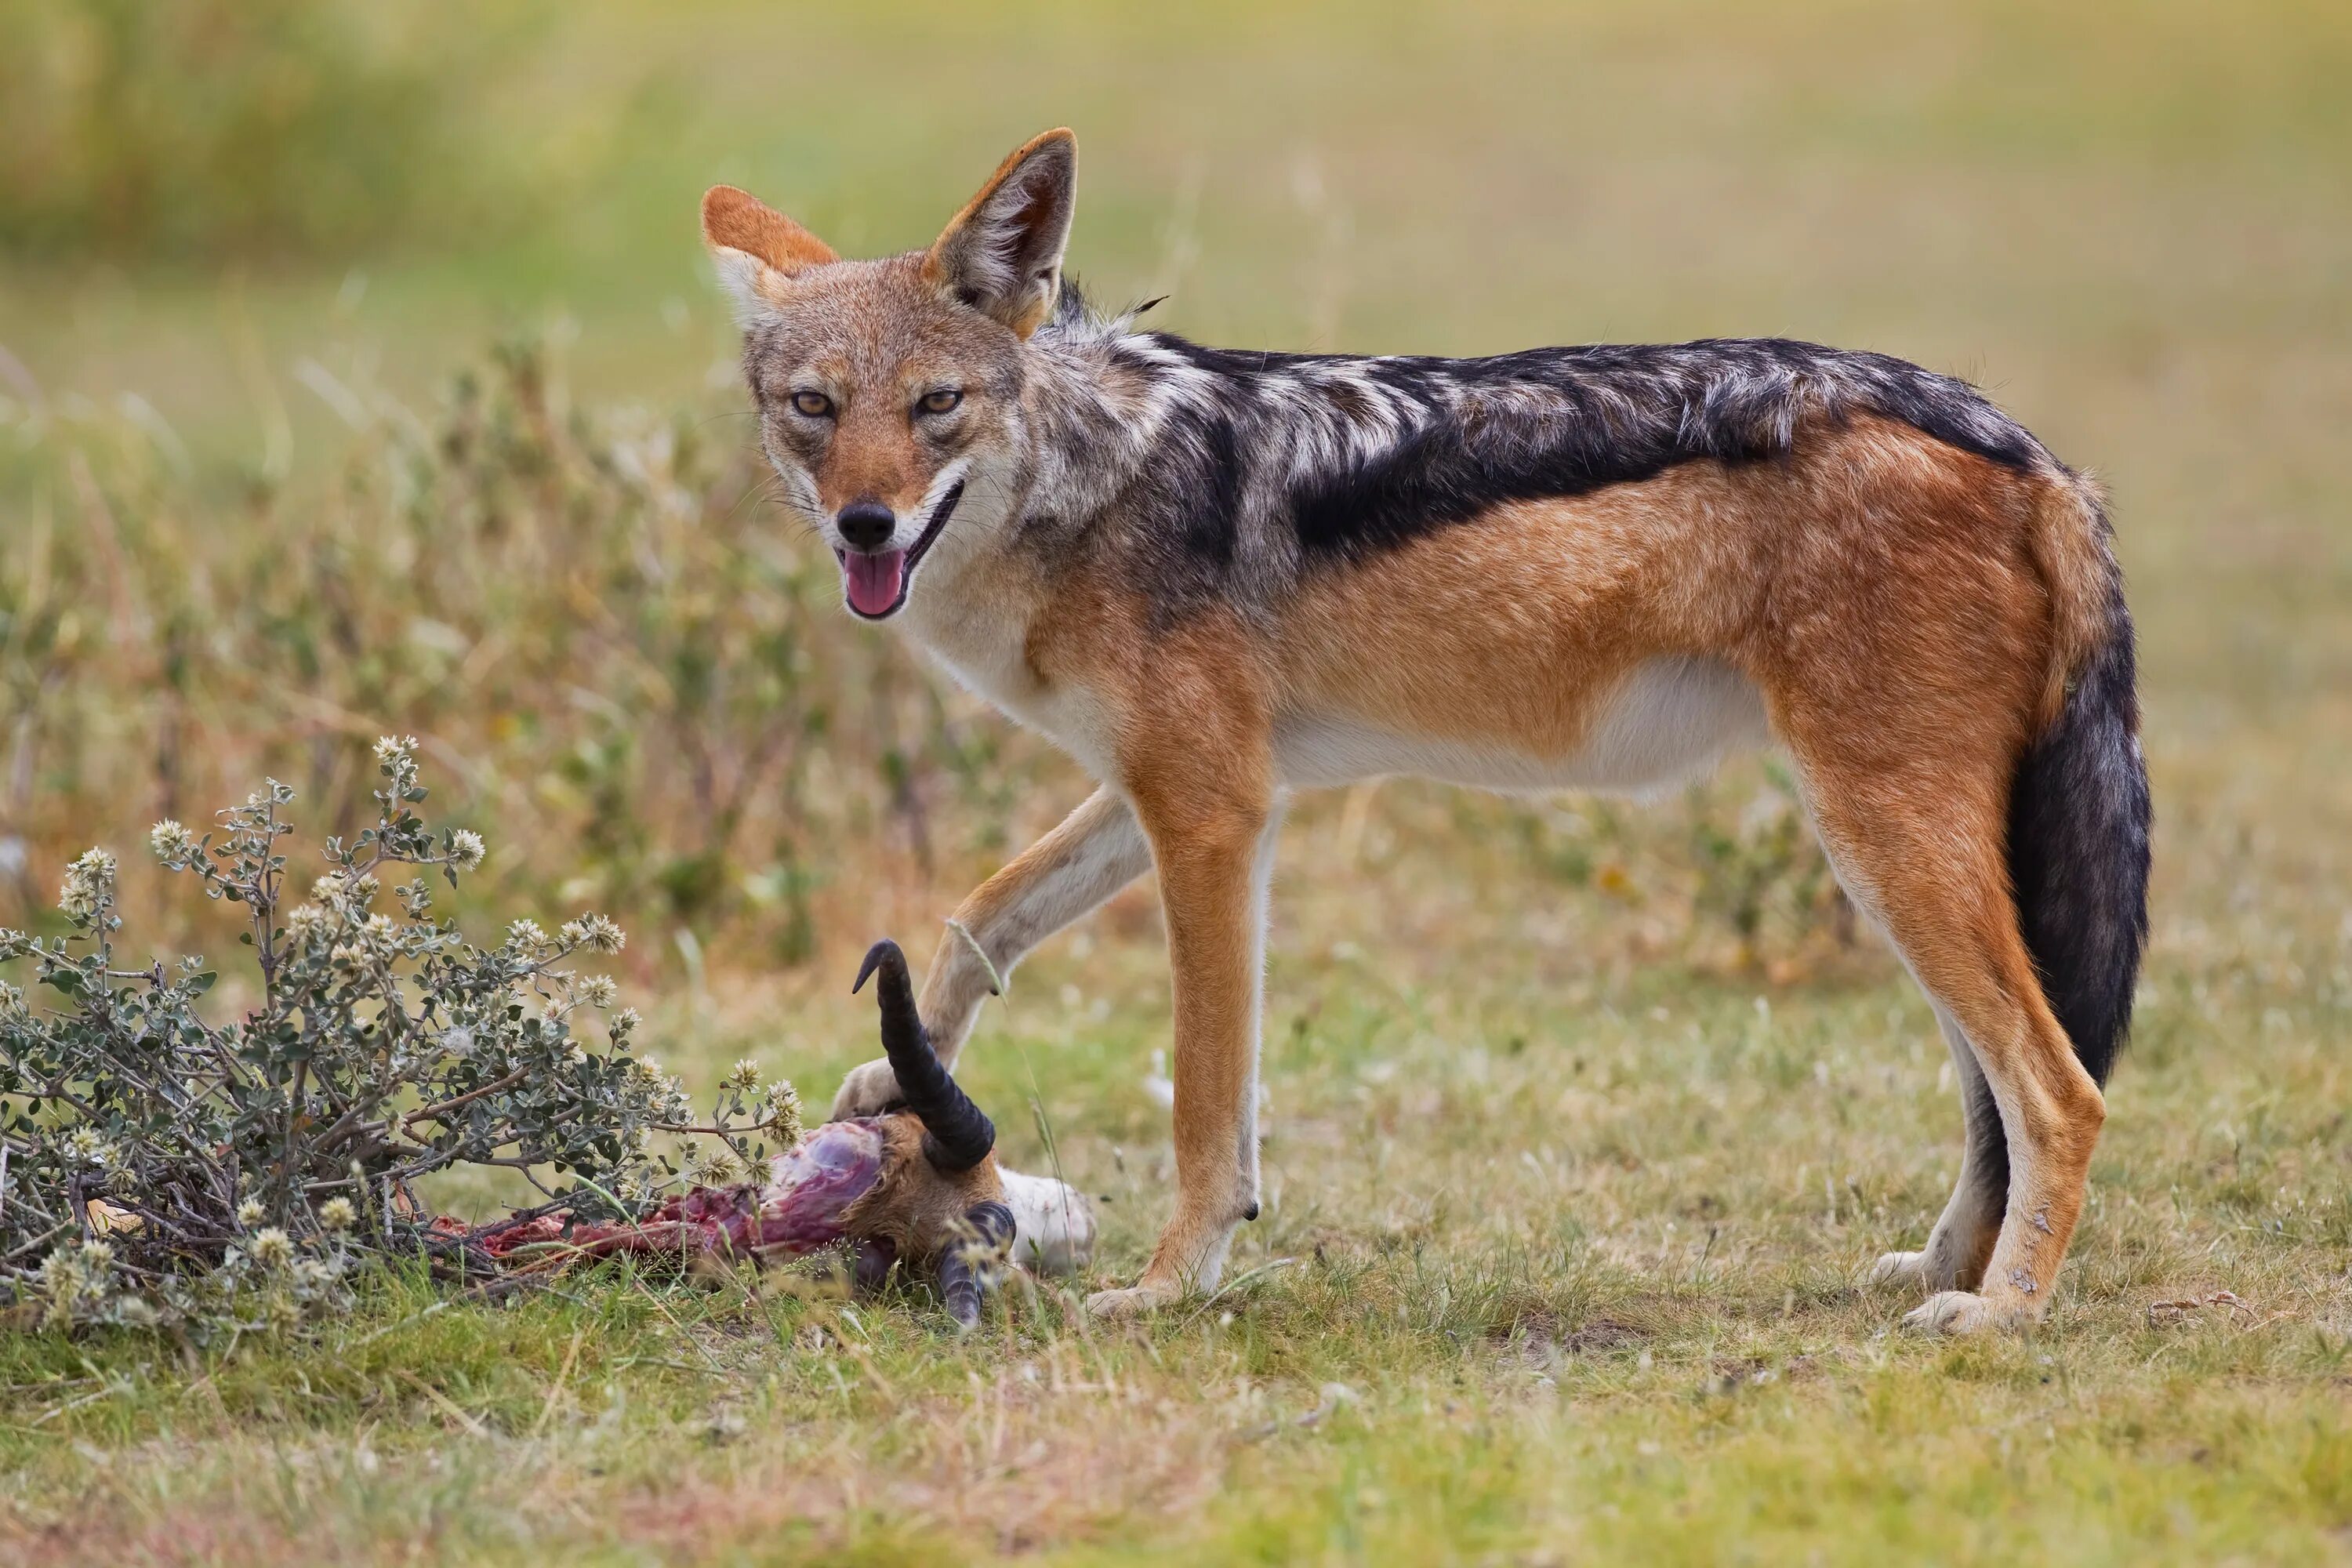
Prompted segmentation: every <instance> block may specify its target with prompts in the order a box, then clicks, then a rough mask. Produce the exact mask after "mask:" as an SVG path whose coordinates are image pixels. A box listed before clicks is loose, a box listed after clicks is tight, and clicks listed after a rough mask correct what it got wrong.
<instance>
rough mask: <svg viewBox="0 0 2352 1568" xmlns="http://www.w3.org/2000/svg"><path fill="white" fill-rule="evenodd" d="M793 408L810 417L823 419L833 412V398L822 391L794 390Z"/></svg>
mask: <svg viewBox="0 0 2352 1568" xmlns="http://www.w3.org/2000/svg"><path fill="white" fill-rule="evenodd" d="M793 409H794V411H795V412H797V413H801V414H805V415H807V416H809V417H810V418H811V419H823V418H824V417H826V416H828V415H830V414H831V413H832V412H833V399H832V398H830V397H827V396H826V395H824V393H822V392H795V393H793Z"/></svg>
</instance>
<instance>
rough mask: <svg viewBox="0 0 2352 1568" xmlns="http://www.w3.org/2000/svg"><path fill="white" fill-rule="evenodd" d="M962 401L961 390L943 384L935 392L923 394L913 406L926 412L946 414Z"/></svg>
mask: <svg viewBox="0 0 2352 1568" xmlns="http://www.w3.org/2000/svg"><path fill="white" fill-rule="evenodd" d="M962 401H963V394H962V393H961V391H959V390H957V389H956V388H954V387H951V386H943V387H941V388H940V390H939V391H937V392H927V393H925V394H923V400H922V401H921V402H920V403H918V404H916V405H915V406H916V407H917V408H919V409H920V410H922V411H923V412H924V413H926V414H946V413H949V412H950V411H951V410H952V409H953V408H954V407H955V405H957V404H959V403H961V402H962Z"/></svg>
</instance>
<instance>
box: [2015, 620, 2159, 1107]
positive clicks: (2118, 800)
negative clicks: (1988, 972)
mask: <svg viewBox="0 0 2352 1568" xmlns="http://www.w3.org/2000/svg"><path fill="white" fill-rule="evenodd" d="M2106 621H2107V626H2106V636H2105V640H2104V641H2103V642H2102V643H2101V644H2100V645H2099V647H2097V648H2096V649H2095V651H2094V652H2093V653H2092V654H2091V656H2090V657H2089V658H2087V659H2086V660H2085V661H2084V664H2083V666H2082V668H2080V669H2079V670H2077V671H2076V673H2075V676H2074V680H2073V682H2072V683H2071V684H2070V685H2069V687H2068V689H2067V692H2066V700H2065V703H2064V706H2063V708H2062V709H2061V710H2060V712H2059V715H2058V719H2057V721H2056V722H2055V723H2053V724H2052V725H2051V726H2050V729H2049V730H2048V731H2047V732H2046V733H2044V734H2043V735H2042V737H2041V739H2039V740H2037V741H2035V742H2033V744H2032V745H2031V746H2029V747H2027V748H2026V752H2025V755H2024V757H2023V758H2022V759H2021V760H2020V762H2019V763H2018V767H2017V783H2016V785H2015V787H2014V788H2013V790H2012V791H2011V795H2010V803H2009V867H2010V877H2011V881H2012V882H2013V883H2014V884H2015V886H2016V890H2017V909H2018V916H2019V919H2020V921H2021V923H2022V926H2023V929H2024V935H2025V945H2026V948H2027V950H2028V951H2029V952H2032V954H2033V962H2034V963H2035V965H2036V966H2037V967H2038V968H2039V969H2040V970H2041V972H2042V993H2043V994H2044V995H2046V996H2047V997H2048V998H2049V1000H2050V1009H2051V1011H2052V1012H2053V1013H2055V1014H2056V1015H2057V1016H2058V1022H2059V1024H2060V1025H2061V1026H2063V1028H2064V1029H2065V1031H2066V1037H2067V1038H2068V1039H2070V1040H2072V1041H2073V1042H2074V1054H2075V1056H2077V1057H2078V1058H2081V1059H2082V1063H2083V1066H2084V1068H2087V1069H2089V1071H2090V1074H2091V1076H2092V1077H2093V1078H2094V1079H2097V1080H2098V1081H2099V1082H2100V1083H2102V1084H2104V1083H2105V1082H2106V1080H2107V1071H2108V1069H2109V1068H2112V1067H2114V1066H2115V1060H2116V1052H2118V1051H2119V1050H2121V1049H2122V1048H2123V1043H2124V1037H2125V1036H2126V1034H2127V1033H2129V1032H2130V1029H2131V1008H2132V991H2133V988H2134V987H2135V986H2136V985H2137V984H2138V980H2139V960H2140V949H2141V947H2142V946H2143V944H2144V943H2145V942H2147V867H2148V824H2149V818H2150V807H2149V803H2148V794H2147V763H2146V762H2145V761H2144V760H2143V759H2142V757H2141V755H2140V744H2139V695H2138V692H2137V688H2136V678H2135V675H2134V670H2133V657H2132V625H2131V614H2130V612H2129V611H2128V610H2126V608H2125V607H2124V599H2123V589H2122V587H2121V585H2120V584H2114V585H2113V586H2112V587H2111V589H2110V594H2109V598H2108V605H2107V616H2106Z"/></svg>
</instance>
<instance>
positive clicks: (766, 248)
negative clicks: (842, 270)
mask: <svg viewBox="0 0 2352 1568" xmlns="http://www.w3.org/2000/svg"><path fill="white" fill-rule="evenodd" d="M702 242H703V243H704V244H705V245H708V246H710V247H712V248H714V249H726V250H740V251H741V252H742V253H743V254H744V255H746V256H749V257H752V258H756V259H757V260H759V261H761V262H764V263H765V264H766V265H768V266H769V267H772V268H774V269H775V270H776V271H777V272H779V273H781V274H782V276H784V277H786V278H791V277H794V276H797V275H798V274H800V273H802V272H805V271H807V270H808V269H809V268H813V267H822V266H824V264H825V263H826V262H829V261H838V260H840V259H841V258H840V257H839V256H838V255H836V254H835V251H834V248H833V247H831V246H829V245H827V244H825V242H824V241H823V240H821V239H819V238H818V237H816V236H814V235H813V234H811V233H810V232H809V231H808V230H806V229H804V228H803V227H802V226H800V225H798V224H796V223H794V222H793V220H792V219H790V218H788V217H786V216H784V215H783V214H782V213H780V212H778V211H776V210H775V208H773V207H772V206H769V205H766V204H765V203H763V202H761V200H760V198H759V197H757V196H755V195H751V192H749V191H739V190H737V189H736V188H735V187H734V186H732V185H713V186H711V187H710V189H709V190H708V191H706V192H704V193H703V196H702Z"/></svg>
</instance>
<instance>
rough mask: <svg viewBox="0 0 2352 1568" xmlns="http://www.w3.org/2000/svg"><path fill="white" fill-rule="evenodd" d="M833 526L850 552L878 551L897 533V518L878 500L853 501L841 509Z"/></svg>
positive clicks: (894, 513) (895, 514)
mask: <svg viewBox="0 0 2352 1568" xmlns="http://www.w3.org/2000/svg"><path fill="white" fill-rule="evenodd" d="M834 524H835V527H837V528H839V529H840V530H841V540H842V542H843V543H845V544H846V545H848V546H849V547H850V548H851V549H852V550H879V549H881V548H882V547H883V546H884V545H885V544H887V543H889V542H890V536H891V535H892V534H893V533H896V532H897V531H898V514H897V513H896V512H893V511H892V510H890V509H889V508H888V507H887V506H884V505H883V504H882V503H881V502H880V501H878V500H854V501H851V502H850V503H849V504H848V505H847V506H845V507H843V508H842V509H841V515H840V516H839V517H837V518H835V519H834Z"/></svg>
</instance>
